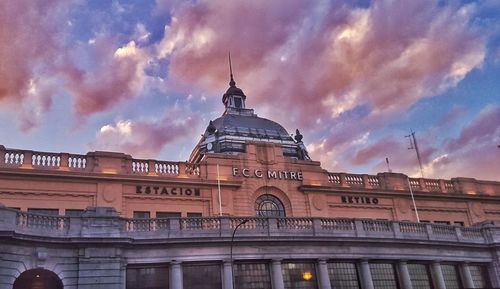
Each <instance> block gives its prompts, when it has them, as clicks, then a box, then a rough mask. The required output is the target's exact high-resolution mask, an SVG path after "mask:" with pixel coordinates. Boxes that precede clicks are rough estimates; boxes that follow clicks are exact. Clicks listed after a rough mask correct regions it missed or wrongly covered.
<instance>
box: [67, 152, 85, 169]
mask: <svg viewBox="0 0 500 289" xmlns="http://www.w3.org/2000/svg"><path fill="white" fill-rule="evenodd" d="M68 167H69V168H72V169H82V170H83V169H85V168H86V167H87V157H86V156H82V155H70V156H69V157H68Z"/></svg>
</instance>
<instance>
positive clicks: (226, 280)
mask: <svg viewBox="0 0 500 289" xmlns="http://www.w3.org/2000/svg"><path fill="white" fill-rule="evenodd" d="M222 267H223V271H222V278H223V280H222V285H223V286H222V288H224V289H233V264H232V262H231V260H226V261H224V263H223V265H222ZM235 269H236V268H235ZM235 287H236V286H235Z"/></svg>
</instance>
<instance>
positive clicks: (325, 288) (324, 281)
mask: <svg viewBox="0 0 500 289" xmlns="http://www.w3.org/2000/svg"><path fill="white" fill-rule="evenodd" d="M318 273H319V276H318V279H319V288H320V289H332V285H331V284H330V277H329V276H328V265H327V263H326V260H324V259H320V260H319V261H318Z"/></svg>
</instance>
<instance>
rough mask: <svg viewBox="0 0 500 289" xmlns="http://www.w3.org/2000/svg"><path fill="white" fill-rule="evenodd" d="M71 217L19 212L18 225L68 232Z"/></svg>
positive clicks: (24, 227)
mask: <svg viewBox="0 0 500 289" xmlns="http://www.w3.org/2000/svg"><path fill="white" fill-rule="evenodd" d="M68 223H69V218H68V217H64V216H47V215H37V214H31V213H24V212H17V214H16V225H17V227H19V228H21V229H35V230H43V231H45V230H49V231H61V232H67V230H68Z"/></svg>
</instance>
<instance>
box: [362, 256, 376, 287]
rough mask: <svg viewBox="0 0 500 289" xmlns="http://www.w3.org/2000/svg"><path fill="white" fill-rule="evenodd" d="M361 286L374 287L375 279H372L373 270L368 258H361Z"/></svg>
mask: <svg viewBox="0 0 500 289" xmlns="http://www.w3.org/2000/svg"><path fill="white" fill-rule="evenodd" d="M360 267H361V287H362V289H374V287H373V280H372V272H371V271H370V264H368V260H361V262H360Z"/></svg>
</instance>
